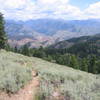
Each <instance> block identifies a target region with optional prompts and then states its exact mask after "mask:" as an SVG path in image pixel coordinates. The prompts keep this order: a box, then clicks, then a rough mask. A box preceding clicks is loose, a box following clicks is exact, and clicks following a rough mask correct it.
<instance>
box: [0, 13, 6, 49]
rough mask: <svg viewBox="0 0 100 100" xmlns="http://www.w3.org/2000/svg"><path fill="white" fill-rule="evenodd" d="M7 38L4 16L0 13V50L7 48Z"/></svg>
mask: <svg viewBox="0 0 100 100" xmlns="http://www.w3.org/2000/svg"><path fill="white" fill-rule="evenodd" d="M6 42H7V37H6V33H5V31H4V20H3V15H2V14H1V13H0V49H4V48H5V46H6Z"/></svg>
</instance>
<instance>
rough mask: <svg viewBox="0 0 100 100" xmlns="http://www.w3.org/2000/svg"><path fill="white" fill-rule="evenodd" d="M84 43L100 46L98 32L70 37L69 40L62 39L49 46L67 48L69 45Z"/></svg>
mask: <svg viewBox="0 0 100 100" xmlns="http://www.w3.org/2000/svg"><path fill="white" fill-rule="evenodd" d="M84 43H88V44H94V45H97V46H98V47H100V34H96V35H93V36H81V37H77V38H71V39H69V40H64V41H61V42H58V43H55V44H53V45H51V46H49V48H55V49H64V48H69V47H75V46H77V45H79V44H84Z"/></svg>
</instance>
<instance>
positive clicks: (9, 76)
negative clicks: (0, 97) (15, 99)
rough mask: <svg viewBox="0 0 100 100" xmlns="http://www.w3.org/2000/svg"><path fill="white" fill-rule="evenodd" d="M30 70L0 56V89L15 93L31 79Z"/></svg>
mask: <svg viewBox="0 0 100 100" xmlns="http://www.w3.org/2000/svg"><path fill="white" fill-rule="evenodd" d="M31 78H32V77H31V70H30V69H29V68H27V67H24V66H21V65H20V64H18V63H14V62H10V61H8V60H7V59H6V60H5V59H3V58H0V90H3V91H5V92H7V93H15V92H17V91H18V90H19V89H20V88H22V87H23V86H24V85H25V84H27V82H28V81H29V80H31Z"/></svg>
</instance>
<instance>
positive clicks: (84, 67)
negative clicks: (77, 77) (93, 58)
mask: <svg viewBox="0 0 100 100" xmlns="http://www.w3.org/2000/svg"><path fill="white" fill-rule="evenodd" d="M81 70H83V71H86V72H88V61H87V59H86V58H83V59H82V61H81Z"/></svg>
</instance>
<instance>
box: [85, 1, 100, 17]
mask: <svg viewBox="0 0 100 100" xmlns="http://www.w3.org/2000/svg"><path fill="white" fill-rule="evenodd" d="M84 13H85V14H86V15H87V17H88V18H100V2H96V3H94V4H91V5H89V7H88V8H87V9H85V11H84Z"/></svg>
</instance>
